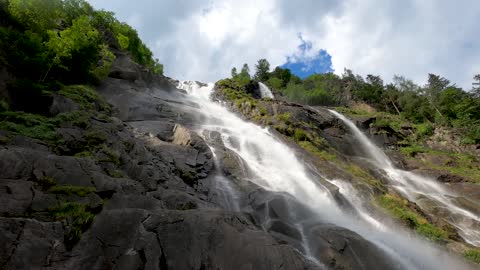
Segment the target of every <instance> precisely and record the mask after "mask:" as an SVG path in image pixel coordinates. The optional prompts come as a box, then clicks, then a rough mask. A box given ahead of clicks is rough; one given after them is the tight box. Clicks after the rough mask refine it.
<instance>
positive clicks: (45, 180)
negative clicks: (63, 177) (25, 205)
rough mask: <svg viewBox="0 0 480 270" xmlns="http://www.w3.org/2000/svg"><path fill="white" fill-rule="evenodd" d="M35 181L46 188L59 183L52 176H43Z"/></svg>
mask: <svg viewBox="0 0 480 270" xmlns="http://www.w3.org/2000/svg"><path fill="white" fill-rule="evenodd" d="M35 182H36V183H38V184H39V185H40V186H41V187H43V188H44V189H48V188H50V187H51V186H54V185H56V184H57V181H56V180H55V179H54V178H53V177H51V176H42V177H40V178H37V179H36V181H35Z"/></svg>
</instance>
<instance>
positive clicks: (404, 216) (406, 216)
mask: <svg viewBox="0 0 480 270" xmlns="http://www.w3.org/2000/svg"><path fill="white" fill-rule="evenodd" d="M377 203H378V205H380V206H381V207H382V208H384V209H385V210H387V211H388V212H389V213H390V214H392V215H393V216H394V217H395V218H397V219H399V220H400V221H402V223H403V224H405V225H406V226H408V227H409V228H412V229H414V230H415V231H416V232H417V233H418V234H420V235H422V236H424V237H426V238H428V239H430V240H432V241H442V240H445V239H447V238H448V233H447V232H446V231H444V230H442V229H440V228H438V227H436V226H434V225H432V224H430V223H429V222H428V221H427V220H426V219H425V218H424V217H422V216H420V215H419V214H417V213H416V212H414V211H413V210H411V209H410V208H408V201H407V200H404V199H402V198H400V197H398V196H395V195H391V194H385V195H382V196H379V197H377Z"/></svg>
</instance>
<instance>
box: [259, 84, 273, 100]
mask: <svg viewBox="0 0 480 270" xmlns="http://www.w3.org/2000/svg"><path fill="white" fill-rule="evenodd" d="M258 87H259V89H260V95H261V96H262V98H272V99H273V98H275V97H274V96H273V93H272V91H271V90H270V88H268V86H266V85H265V84H264V83H262V82H259V83H258Z"/></svg>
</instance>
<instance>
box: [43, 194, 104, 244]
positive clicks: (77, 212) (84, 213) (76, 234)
mask: <svg viewBox="0 0 480 270" xmlns="http://www.w3.org/2000/svg"><path fill="white" fill-rule="evenodd" d="M50 213H51V215H52V216H53V217H54V218H55V219H56V220H58V221H61V222H62V223H63V224H64V225H67V226H66V228H67V229H66V230H65V243H66V245H67V248H68V249H71V248H72V247H73V246H74V245H75V244H76V243H77V242H78V240H80V237H81V235H82V232H84V231H86V230H87V229H88V227H89V226H90V224H91V223H92V222H93V219H94V218H95V214H94V213H93V212H92V210H91V209H90V208H89V207H88V206H87V205H83V204H79V203H75V202H66V203H63V204H61V205H59V206H58V207H56V208H52V209H50Z"/></svg>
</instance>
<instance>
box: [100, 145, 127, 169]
mask: <svg viewBox="0 0 480 270" xmlns="http://www.w3.org/2000/svg"><path fill="white" fill-rule="evenodd" d="M101 152H102V153H103V154H105V155H106V157H107V158H106V159H99V161H104V162H111V163H113V164H115V165H117V166H120V165H121V164H122V163H121V161H120V154H119V153H118V152H117V151H115V150H113V149H111V148H109V147H108V146H106V145H105V144H104V145H102V148H101Z"/></svg>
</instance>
